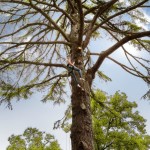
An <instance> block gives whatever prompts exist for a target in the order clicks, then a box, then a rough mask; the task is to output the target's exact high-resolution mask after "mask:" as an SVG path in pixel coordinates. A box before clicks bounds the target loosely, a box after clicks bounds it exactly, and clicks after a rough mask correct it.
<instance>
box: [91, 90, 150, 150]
mask: <svg viewBox="0 0 150 150" xmlns="http://www.w3.org/2000/svg"><path fill="white" fill-rule="evenodd" d="M91 107H92V113H93V117H92V118H93V129H94V141H95V148H96V150H99V149H106V148H107V149H115V150H133V149H137V150H148V149H149V148H150V136H149V135H147V134H146V130H145V122H146V120H145V119H144V118H143V117H142V116H140V115H139V112H138V111H136V110H135V108H137V104H136V103H135V102H129V101H128V100H127V96H126V94H124V93H119V92H116V93H115V94H114V95H113V96H110V97H107V96H106V94H104V93H103V92H101V91H96V93H95V95H94V96H93V98H92V101H91Z"/></svg>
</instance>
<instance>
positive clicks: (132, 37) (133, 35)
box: [91, 31, 150, 77]
mask: <svg viewBox="0 0 150 150" xmlns="http://www.w3.org/2000/svg"><path fill="white" fill-rule="evenodd" d="M144 36H150V31H147V32H140V33H135V34H132V35H128V36H126V37H124V38H123V39H122V40H120V41H119V42H117V43H116V44H114V45H113V46H112V47H110V48H109V49H107V50H105V51H103V52H102V53H101V54H100V56H99V58H98V60H97V61H96V63H95V65H94V66H93V67H92V68H91V71H92V74H93V77H94V75H95V73H96V71H97V70H98V69H99V67H100V66H101V64H102V63H103V61H104V59H105V58H106V57H107V56H109V55H110V54H111V53H113V52H114V51H116V50H117V49H118V48H119V47H120V46H122V45H123V44H125V43H127V42H129V41H131V40H133V39H136V38H141V37H144Z"/></svg>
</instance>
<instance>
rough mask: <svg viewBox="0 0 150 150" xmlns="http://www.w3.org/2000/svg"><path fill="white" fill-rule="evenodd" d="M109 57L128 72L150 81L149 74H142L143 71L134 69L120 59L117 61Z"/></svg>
mask: <svg viewBox="0 0 150 150" xmlns="http://www.w3.org/2000/svg"><path fill="white" fill-rule="evenodd" d="M107 58H108V59H110V60H111V61H113V62H114V63H116V64H117V65H119V66H120V67H121V68H123V69H124V70H125V71H127V72H128V73H130V74H132V75H134V76H136V77H140V78H142V79H143V80H144V81H145V82H147V83H150V77H149V76H145V75H144V74H142V73H141V72H139V71H137V70H135V69H132V68H130V67H128V66H126V65H124V64H122V63H120V62H118V61H116V60H115V59H113V58H111V57H107Z"/></svg>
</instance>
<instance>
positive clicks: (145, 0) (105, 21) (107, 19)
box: [93, 0, 148, 32]
mask: <svg viewBox="0 0 150 150" xmlns="http://www.w3.org/2000/svg"><path fill="white" fill-rule="evenodd" d="M147 1H148V0H144V1H142V2H140V3H138V4H136V5H134V6H129V7H127V8H126V9H125V10H122V11H120V12H118V13H116V14H114V15H112V16H110V17H108V18H106V19H104V20H103V21H102V22H101V23H100V24H99V25H97V26H95V28H94V29H93V32H94V31H96V30H97V29H98V28H100V27H101V26H102V25H103V24H105V23H107V22H108V21H109V20H111V19H113V18H115V17H117V16H119V15H121V14H124V13H127V12H129V11H131V10H134V9H136V8H138V7H140V6H141V5H143V4H144V3H146V2H147Z"/></svg>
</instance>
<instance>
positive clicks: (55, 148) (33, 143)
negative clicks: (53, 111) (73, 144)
mask: <svg viewBox="0 0 150 150" xmlns="http://www.w3.org/2000/svg"><path fill="white" fill-rule="evenodd" d="M8 141H9V143H10V144H9V146H8V147H7V150H61V148H60V146H59V144H58V142H57V140H55V138H54V136H53V135H51V134H48V133H45V132H41V131H39V130H38V129H36V128H27V129H26V130H25V131H24V133H23V134H22V135H11V136H10V137H9V138H8Z"/></svg>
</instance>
